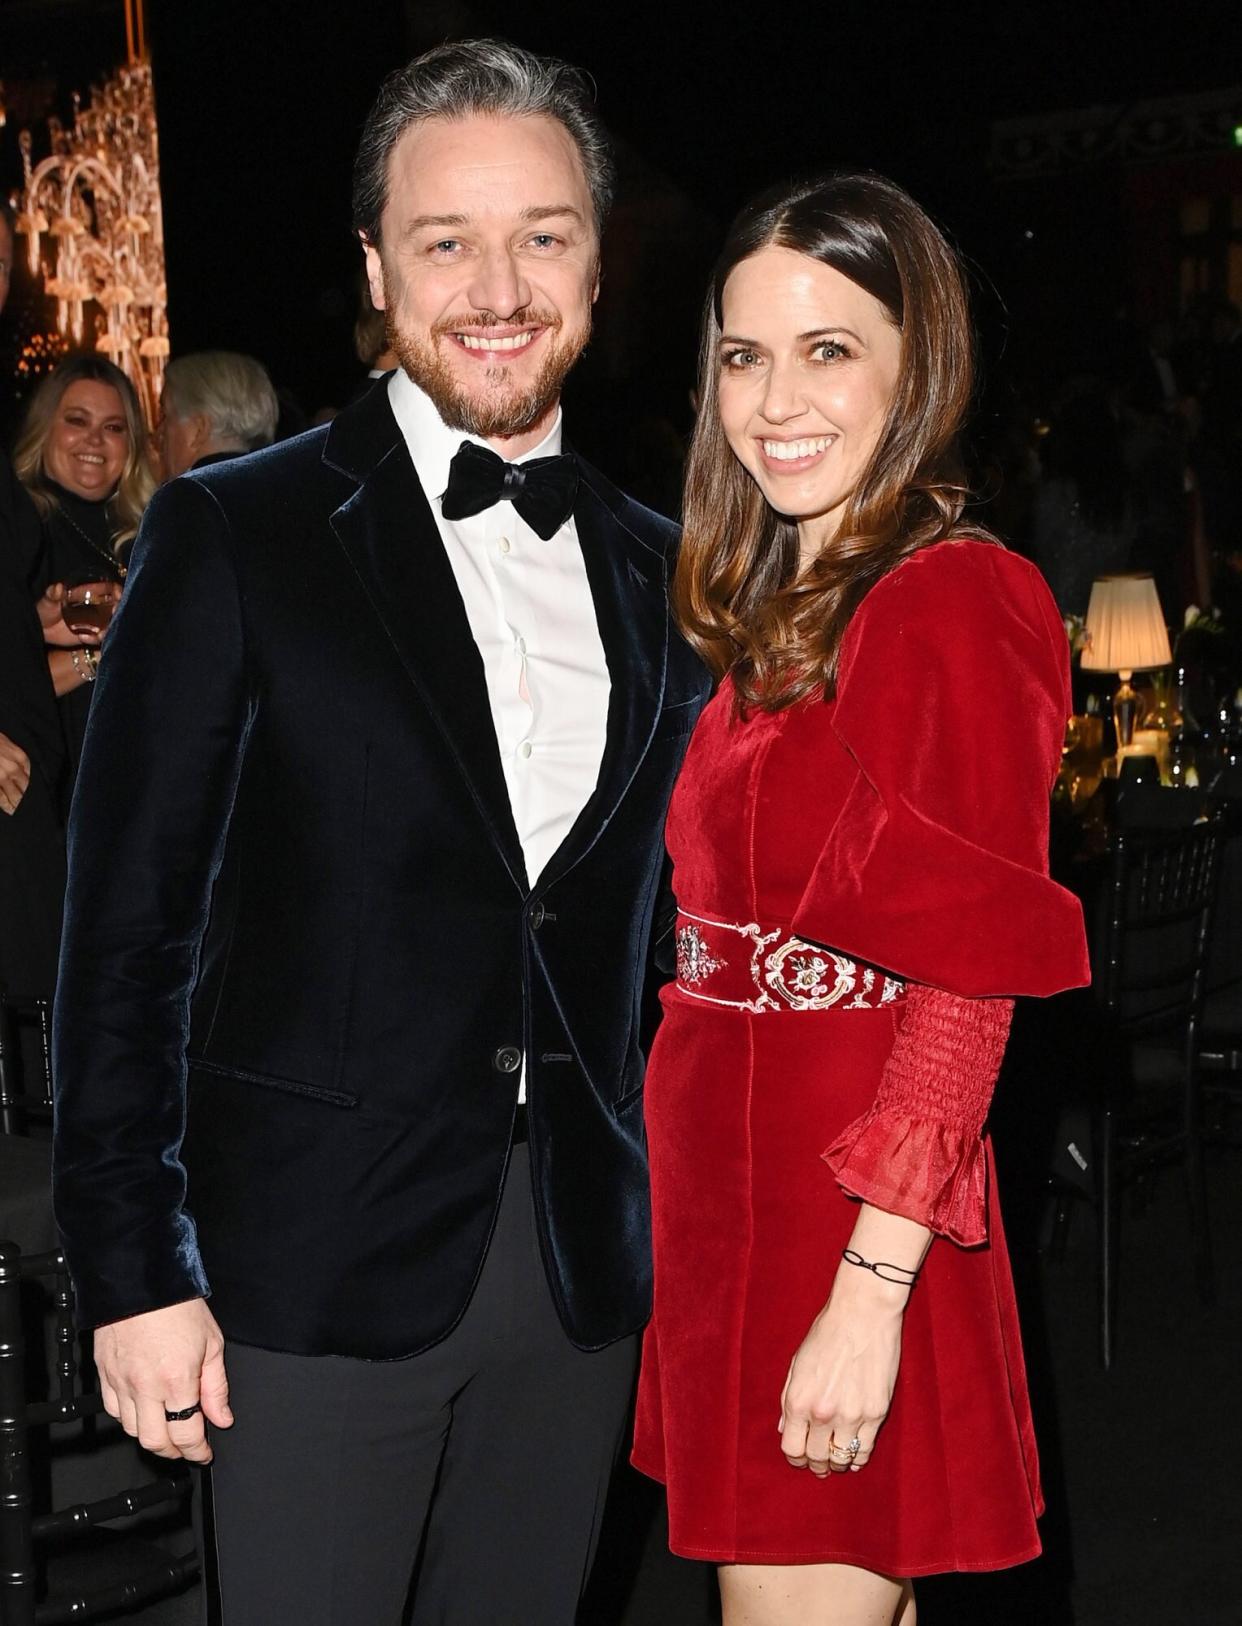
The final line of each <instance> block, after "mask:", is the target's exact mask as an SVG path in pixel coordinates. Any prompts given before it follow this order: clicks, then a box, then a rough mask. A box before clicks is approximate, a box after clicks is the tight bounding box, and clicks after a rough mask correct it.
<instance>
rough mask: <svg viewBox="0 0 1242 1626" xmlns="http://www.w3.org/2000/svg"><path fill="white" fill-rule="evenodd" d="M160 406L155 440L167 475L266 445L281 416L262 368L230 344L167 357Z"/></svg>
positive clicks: (173, 474)
mask: <svg viewBox="0 0 1242 1626" xmlns="http://www.w3.org/2000/svg"><path fill="white" fill-rule="evenodd" d="M160 407H161V415H160V424H159V428H158V430H157V431H156V443H157V446H158V449H159V455H160V472H161V474H162V476H163V478H164V479H165V480H172V479H174V478H175V477H176V476H177V475H178V474H184V473H185V471H186V470H187V469H205V468H207V467H208V466H209V465H210V464H212V463H223V462H225V461H227V460H228V459H229V458H231V457H241V456H243V455H244V454H245V453H246V452H255V451H258V450H259V448H260V447H262V446H270V445H271V444H272V441H273V440H274V439H275V438H276V422H277V419H278V418H279V416H280V404H279V402H278V401H277V399H276V391H275V390H274V389H273V388H272V381H271V379H270V378H269V377H268V375H267V370H266V368H264V367H263V365H262V364H261V363H260V362H257V361H256V360H255V359H254V357H253V356H243V355H239V354H238V353H237V352H236V351H232V350H200V351H198V352H197V353H196V354H194V355H191V356H179V357H178V358H177V360H176V361H174V362H171V363H170V364H169V367H168V371H167V373H166V374H165V376H164V394H163V397H162V399H161V402H160Z"/></svg>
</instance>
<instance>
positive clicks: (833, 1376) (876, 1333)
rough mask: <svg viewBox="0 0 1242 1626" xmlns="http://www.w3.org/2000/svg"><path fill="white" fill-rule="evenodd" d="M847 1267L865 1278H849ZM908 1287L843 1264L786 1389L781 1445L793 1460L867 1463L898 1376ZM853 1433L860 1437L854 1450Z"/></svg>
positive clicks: (793, 1463) (833, 1468) (800, 1463)
mask: <svg viewBox="0 0 1242 1626" xmlns="http://www.w3.org/2000/svg"><path fill="white" fill-rule="evenodd" d="M847 1270H848V1271H849V1272H850V1277H853V1278H859V1277H860V1278H862V1279H861V1280H851V1279H849V1278H846V1277H845V1276H844V1273H845V1272H846V1271H847ZM908 1294H909V1289H908V1288H906V1287H900V1286H896V1285H894V1284H893V1283H891V1282H882V1281H879V1280H877V1278H876V1277H874V1276H872V1275H871V1274H870V1272H867V1271H861V1270H857V1269H854V1268H853V1267H851V1266H848V1265H842V1266H841V1268H840V1270H839V1271H838V1273H837V1280H836V1283H835V1285H834V1286H833V1289H832V1296H831V1298H830V1299H829V1300H828V1303H827V1304H826V1305H825V1306H824V1308H823V1309H822V1310H821V1311H820V1313H819V1314H818V1315H817V1316H816V1317H815V1320H814V1321H813V1322H812V1323H811V1330H810V1331H809V1332H808V1333H807V1335H806V1337H805V1338H804V1339H803V1340H802V1344H801V1346H800V1347H799V1349H798V1353H797V1354H796V1355H795V1356H794V1358H793V1360H792V1362H791V1363H790V1366H789V1376H788V1377H787V1378H786V1380H785V1392H784V1394H783V1395H782V1396H781V1450H782V1451H783V1452H784V1453H785V1457H786V1460H787V1461H788V1463H789V1465H790V1467H791V1468H809V1469H810V1470H811V1472H812V1473H813V1474H816V1475H818V1476H819V1478H821V1479H822V1478H824V1477H825V1476H826V1475H827V1474H829V1473H844V1472H845V1470H846V1469H847V1468H862V1467H865V1465H866V1463H867V1460H868V1458H869V1457H870V1456H871V1452H872V1450H873V1449H874V1447H875V1437H876V1435H877V1434H878V1433H879V1430H880V1425H881V1424H882V1423H883V1421H884V1419H885V1418H886V1417H887V1416H888V1408H889V1405H890V1403H891V1402H892V1398H893V1388H894V1386H895V1384H896V1382H897V1369H898V1366H899V1365H900V1363H901V1324H902V1316H903V1313H904V1311H905V1304H906V1298H907V1296H908ZM853 1440H858V1441H860V1442H861V1443H860V1445H859V1448H858V1450H857V1452H855V1453H853V1454H851V1453H850V1452H849V1449H848V1448H849V1445H850V1442H851V1441H853ZM834 1446H835V1447H836V1450H835V1452H834V1450H833V1447H834Z"/></svg>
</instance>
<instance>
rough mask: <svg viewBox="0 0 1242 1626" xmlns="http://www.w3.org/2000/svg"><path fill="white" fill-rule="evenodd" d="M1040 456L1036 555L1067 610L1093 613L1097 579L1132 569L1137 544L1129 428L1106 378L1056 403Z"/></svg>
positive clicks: (1074, 388)
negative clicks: (1125, 435) (1126, 439)
mask: <svg viewBox="0 0 1242 1626" xmlns="http://www.w3.org/2000/svg"><path fill="white" fill-rule="evenodd" d="M1040 455H1041V460H1042V464H1043V469H1042V473H1041V476H1040V479H1039V483H1038V485H1037V486H1036V488H1035V496H1034V503H1033V508H1032V514H1031V557H1032V559H1033V560H1034V561H1035V563H1036V564H1037V565H1038V566H1039V568H1040V570H1042V571H1043V573H1044V576H1045V578H1046V580H1047V582H1048V585H1049V587H1051V588H1052V593H1053V597H1054V598H1055V599H1056V601H1057V606H1058V608H1059V609H1060V611H1061V614H1062V615H1085V614H1086V613H1087V600H1088V598H1090V596H1091V583H1092V582H1093V581H1094V580H1095V578H1096V577H1097V576H1102V575H1105V574H1107V573H1108V572H1110V571H1115V570H1127V569H1128V568H1129V565H1130V555H1131V549H1132V547H1133V544H1134V527H1135V517H1134V503H1133V496H1132V492H1131V482H1130V478H1129V475H1128V474H1127V471H1126V461H1125V456H1124V447H1123V440H1122V429H1121V424H1120V421H1119V419H1118V415H1117V410H1116V407H1115V405H1114V402H1113V400H1112V398H1111V396H1110V393H1109V391H1108V390H1107V389H1106V388H1105V387H1104V385H1103V384H1101V383H1099V382H1098V381H1097V380H1094V379H1082V380H1079V381H1078V382H1076V383H1075V384H1073V385H1071V386H1070V388H1069V389H1068V391H1067V392H1066V393H1065V395H1064V396H1063V397H1062V399H1061V401H1060V402H1059V404H1058V405H1057V406H1056V407H1055V408H1054V410H1053V413H1052V418H1051V422H1050V424H1049V426H1048V433H1047V435H1046V437H1045V438H1044V440H1043V442H1042V444H1041V446H1040Z"/></svg>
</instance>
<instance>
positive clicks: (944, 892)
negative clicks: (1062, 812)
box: [792, 541, 1090, 998]
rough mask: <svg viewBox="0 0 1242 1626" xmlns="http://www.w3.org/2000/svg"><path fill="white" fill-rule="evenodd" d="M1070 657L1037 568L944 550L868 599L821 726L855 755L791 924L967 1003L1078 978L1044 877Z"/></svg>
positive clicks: (975, 545)
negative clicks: (826, 724)
mask: <svg viewBox="0 0 1242 1626" xmlns="http://www.w3.org/2000/svg"><path fill="white" fill-rule="evenodd" d="M1069 710H1070V696H1069V656H1068V648H1067V644H1066V639H1065V635H1064V632H1063V630H1062V627H1061V622H1060V617H1059V616H1058V614H1057V610H1056V606H1055V604H1054V603H1053V600H1052V595H1051V594H1050V593H1049V591H1048V588H1047V586H1046V585H1045V583H1044V580H1043V578H1042V576H1040V574H1039V572H1038V571H1037V570H1036V569H1035V567H1034V566H1033V565H1031V564H1029V563H1028V562H1027V561H1026V560H1024V559H1020V558H1019V557H1018V556H1017V555H1015V554H1012V553H1008V552H1006V550H1005V549H1004V548H1001V547H999V546H998V545H996V544H992V543H986V542H974V541H957V542H942V543H939V544H937V545H936V546H934V547H930V548H926V549H923V550H922V551H920V552H919V553H916V554H915V555H914V556H913V557H912V558H910V559H908V560H906V561H905V562H904V563H903V564H901V565H899V566H898V567H897V569H896V570H894V571H892V572H891V573H890V574H889V575H888V576H886V577H885V578H884V579H883V580H882V581H880V582H879V583H878V584H877V585H876V586H875V587H874V588H873V589H872V590H871V592H870V593H869V594H868V595H867V597H866V598H865V599H864V601H863V603H862V605H861V606H860V608H859V610H858V612H857V614H856V615H855V616H854V619H853V621H852V623H851V625H850V627H849V630H848V631H847V634H846V638H845V643H844V644H843V646H842V652H841V663H840V672H839V676H838V684H837V698H836V702H835V704H834V707H833V717H832V726H833V730H834V732H835V733H836V735H837V736H838V738H839V740H840V741H841V743H842V745H843V746H844V748H845V750H846V752H847V753H848V754H849V756H850V757H851V758H852V759H853V762H854V764H855V769H856V771H855V776H854V780H853V783H852V785H851V788H850V790H849V793H848V794H847V796H846V799H845V803H844V805H843V807H842V810H841V813H840V815H839V816H838V818H837V819H836V821H835V823H834V825H833V827H832V829H831V830H830V831H829V832H828V835H827V839H826V840H825V843H824V846H823V848H822V849H821V851H820V853H819V855H818V857H817V859H816V862H815V864H814V867H813V869H812V871H811V874H810V878H809V880H808V882H807V884H806V887H805V889H804V891H803V893H802V896H801V898H800V899H799V901H798V904H797V906H796V909H795V913H794V917H793V922H792V929H793V931H794V932H795V933H796V934H797V935H798V936H799V937H802V938H804V939H806V940H807V941H809V942H813V943H820V944H823V945H824V946H825V947H826V948H830V949H835V950H837V951H838V952H840V953H843V954H847V955H849V956H850V957H852V958H856V959H860V960H863V961H865V962H866V963H868V964H869V965H873V966H876V967H879V968H881V969H883V970H885V971H888V972H891V973H892V974H893V975H895V976H897V977H900V978H901V979H902V980H904V981H906V982H917V983H923V984H926V985H927V986H929V987H932V988H940V989H944V990H946V991H947V992H950V993H956V994H960V995H963V996H965V997H968V998H979V997H984V996H989V995H991V996H997V997H1005V996H1012V995H1015V994H1036V995H1046V994H1052V993H1057V992H1059V991H1060V990H1062V989H1065V988H1073V987H1079V986H1081V985H1083V984H1085V983H1086V982H1087V981H1089V978H1090V973H1089V969H1088V962H1087V947H1086V937H1085V933H1084V929H1083V920H1082V908H1081V906H1080V904H1079V902H1078V900H1077V899H1076V898H1075V897H1074V896H1073V895H1072V893H1070V892H1068V891H1066V890H1065V889H1064V888H1063V887H1060V886H1058V885H1056V884H1055V883H1054V882H1053V881H1052V880H1050V879H1049V876H1048V820H1049V795H1050V791H1051V788H1052V783H1053V780H1054V778H1055V776H1056V771H1057V766H1058V763H1059V761H1060V749H1061V742H1062V739H1063V736H1064V729H1065V719H1066V717H1067V716H1068V714H1069Z"/></svg>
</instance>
